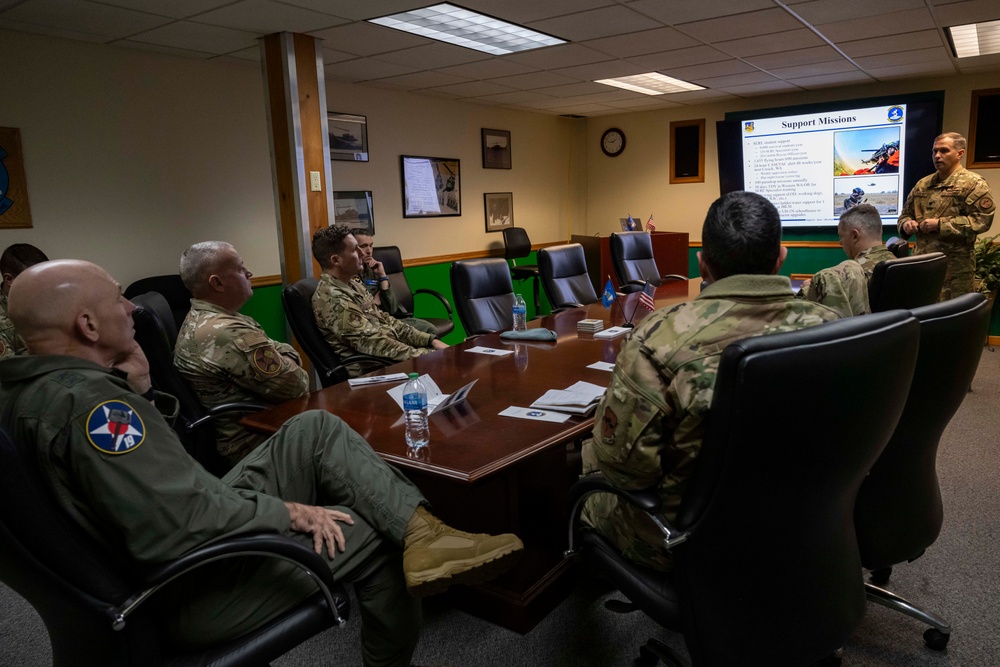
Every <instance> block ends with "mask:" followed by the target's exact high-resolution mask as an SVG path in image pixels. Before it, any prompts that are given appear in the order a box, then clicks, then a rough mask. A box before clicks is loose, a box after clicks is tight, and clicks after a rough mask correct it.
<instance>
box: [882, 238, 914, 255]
mask: <svg viewBox="0 0 1000 667" xmlns="http://www.w3.org/2000/svg"><path fill="white" fill-rule="evenodd" d="M885 249H886V250H888V251H889V252H891V253H892V254H893V255H895V256H896V257H909V256H910V242H909V241H907V240H906V239H901V238H899V237H898V236H893V237H892V238H891V239H889V240H888V241H886V242H885Z"/></svg>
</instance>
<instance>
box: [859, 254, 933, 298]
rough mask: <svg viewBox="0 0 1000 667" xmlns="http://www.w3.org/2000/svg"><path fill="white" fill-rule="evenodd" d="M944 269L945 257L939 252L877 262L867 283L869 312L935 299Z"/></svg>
mask: <svg viewBox="0 0 1000 667" xmlns="http://www.w3.org/2000/svg"><path fill="white" fill-rule="evenodd" d="M947 270H948V259H947V258H946V257H945V256H944V253H940V252H931V253H928V254H926V255H913V256H911V257H899V258H897V259H887V260H886V261H884V262H879V263H878V264H877V265H876V266H875V270H874V271H873V272H872V279H871V281H870V282H869V283H868V302H869V304H870V305H871V308H872V312H873V313H879V312H882V311H884V310H894V309H896V308H904V309H906V310H909V309H911V308H919V307H920V306H929V305H930V304H932V303H936V302H937V300H938V299H939V298H940V297H941V287H942V285H944V275H945V272H946V271H947Z"/></svg>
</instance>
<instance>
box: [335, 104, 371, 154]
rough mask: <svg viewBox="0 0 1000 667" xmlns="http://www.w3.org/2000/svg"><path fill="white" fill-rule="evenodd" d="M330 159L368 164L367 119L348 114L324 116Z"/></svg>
mask: <svg viewBox="0 0 1000 667" xmlns="http://www.w3.org/2000/svg"><path fill="white" fill-rule="evenodd" d="M326 124H327V133H328V134H329V135H330V159H331V160H348V161H351V162H368V118H366V117H365V116H357V115H355V114H350V113H337V112H330V113H328V114H326Z"/></svg>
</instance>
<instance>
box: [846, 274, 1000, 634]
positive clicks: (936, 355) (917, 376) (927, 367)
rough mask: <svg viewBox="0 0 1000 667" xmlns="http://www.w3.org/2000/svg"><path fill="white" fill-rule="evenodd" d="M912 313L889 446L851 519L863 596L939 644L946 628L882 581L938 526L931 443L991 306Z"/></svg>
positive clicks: (944, 305)
mask: <svg viewBox="0 0 1000 667" xmlns="http://www.w3.org/2000/svg"><path fill="white" fill-rule="evenodd" d="M912 313H913V315H914V316H915V317H916V318H917V320H919V321H920V352H919V354H918V356H917V365H916V370H915V372H914V374H913V382H912V383H911V385H910V391H909V395H908V396H907V399H906V407H905V408H904V409H903V415H902V417H900V419H899V424H898V425H897V426H896V430H895V432H894V433H893V434H892V438H891V439H890V440H889V444H888V445H886V448H885V450H884V451H883V452H882V455H881V456H880V457H879V459H878V461H877V462H876V463H875V465H874V466H872V469H871V472H870V473H869V475H868V477H866V478H865V481H864V483H863V484H862V485H861V491H860V492H859V493H858V501H857V505H856V506H855V510H854V523H855V525H856V527H857V533H858V546H859V548H860V549H861V564H862V565H863V566H864V567H866V568H868V569H870V570H872V573H871V582H872V583H870V584H866V585H865V588H866V590H867V593H868V599H869V600H871V601H872V602H876V603H878V604H881V605H883V606H885V607H888V608H890V609H895V610H896V611H899V612H902V613H904V614H906V615H907V616H910V617H912V618H915V619H917V620H919V621H923V622H924V623H927V624H929V625H930V626H931V627H930V628H928V629H927V631H926V632H924V639H925V641H926V643H927V645H928V646H929V647H930V648H932V649H937V650H941V649H943V648H944V647H945V646H946V645H947V644H948V639H949V637H950V634H951V628H950V627H949V625H948V623H947V622H946V621H945V620H944V619H942V618H941V617H940V616H937V615H936V614H933V613H930V612H927V611H924V610H922V609H920V608H919V607H916V606H914V605H913V604H912V603H911V602H909V601H907V600H904V599H902V598H900V597H898V596H896V595H894V594H893V593H890V592H889V591H887V590H885V589H883V588H881V586H884V585H885V584H886V583H887V582H888V580H889V576H890V575H891V574H892V566H893V565H896V564H898V563H902V562H904V561H912V560H914V559H916V558H918V557H919V556H920V555H921V554H923V552H924V550H925V549H927V548H928V547H929V546H930V545H932V544H933V543H934V541H935V540H936V539H937V536H938V533H940V531H941V523H942V521H943V520H944V508H943V507H942V503H941V491H940V489H939V487H938V479H937V467H936V463H937V449H938V442H939V441H940V439H941V434H942V433H943V432H944V429H945V427H947V426H948V423H949V422H950V421H951V418H952V417H953V416H954V415H955V412H957V411H958V408H959V406H960V405H961V404H962V401H963V400H964V399H965V396H966V394H967V393H968V391H969V385H970V384H971V383H972V378H973V377H974V376H975V374H976V369H977V368H978V366H979V357H980V355H981V354H982V351H983V341H984V340H985V339H986V331H987V328H988V327H989V321H990V309H989V306H988V304H987V301H986V298H985V297H984V296H983V295H982V294H965V295H962V296H960V297H957V298H955V299H950V300H948V301H943V302H941V303H936V304H934V305H931V306H924V307H923V308H915V309H914V310H913V311H912ZM881 380H882V378H881V376H880V377H879V381H878V382H876V383H875V384H878V383H879V382H881Z"/></svg>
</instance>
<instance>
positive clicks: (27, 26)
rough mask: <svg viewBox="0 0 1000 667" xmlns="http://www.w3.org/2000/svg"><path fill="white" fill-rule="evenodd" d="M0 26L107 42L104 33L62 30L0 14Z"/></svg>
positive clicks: (86, 40)
mask: <svg viewBox="0 0 1000 667" xmlns="http://www.w3.org/2000/svg"><path fill="white" fill-rule="evenodd" d="M0 28H3V29H4V30H19V31H21V32H30V33H35V34H38V35H48V36H50V37H61V38H63V39H72V40H76V41H78V42H92V43H95V44H107V43H108V42H109V38H108V37H106V36H104V35H94V34H91V33H87V32H80V31H78V30H64V29H63V28H53V27H51V26H47V25H38V24H35V23H24V22H23V21H14V20H10V19H7V18H6V17H5V16H0Z"/></svg>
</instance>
